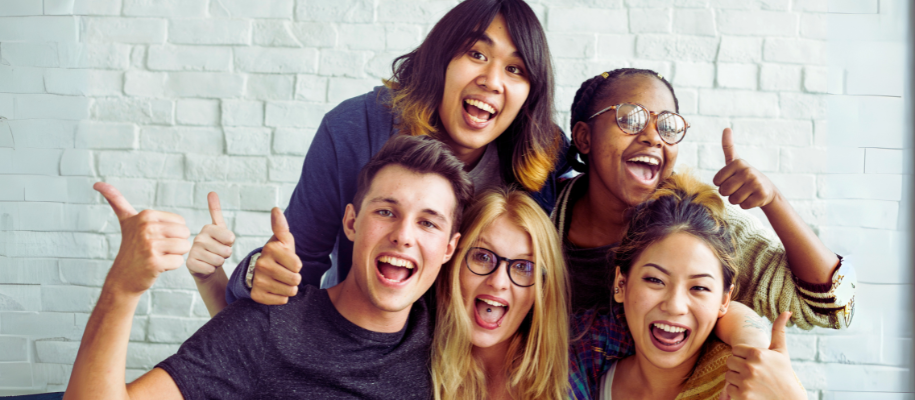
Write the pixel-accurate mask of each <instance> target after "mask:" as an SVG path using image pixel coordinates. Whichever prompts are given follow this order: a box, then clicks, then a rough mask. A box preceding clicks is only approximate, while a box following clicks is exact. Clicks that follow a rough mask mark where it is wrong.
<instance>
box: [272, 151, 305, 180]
mask: <svg viewBox="0 0 915 400" xmlns="http://www.w3.org/2000/svg"><path fill="white" fill-rule="evenodd" d="M303 161H304V159H303V158H302V157H280V156H275V157H271V158H270V180H271V181H274V182H298V181H299V176H301V175H302V162H303Z"/></svg>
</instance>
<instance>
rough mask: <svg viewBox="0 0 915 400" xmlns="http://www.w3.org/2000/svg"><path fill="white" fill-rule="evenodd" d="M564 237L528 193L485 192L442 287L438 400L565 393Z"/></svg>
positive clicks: (435, 363)
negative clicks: (561, 245) (561, 246)
mask: <svg viewBox="0 0 915 400" xmlns="http://www.w3.org/2000/svg"><path fill="white" fill-rule="evenodd" d="M565 273H566V272H565V265H564V263H563V259H562V250H561V248H560V247H559V238H558V237H557V235H556V230H555V229H553V225H552V224H551V223H550V220H549V218H547V216H546V214H544V213H543V211H542V210H541V209H540V207H538V206H537V203H536V202H535V201H534V200H532V199H531V197H530V196H528V195H527V194H526V193H524V192H521V191H518V190H508V189H500V190H494V191H490V192H487V193H484V194H483V195H481V196H480V197H478V198H477V200H476V201H475V202H474V204H473V206H471V208H470V209H468V210H467V211H465V214H464V222H463V224H462V226H461V242H460V244H459V245H458V249H457V251H456V252H455V255H454V257H453V258H452V261H451V263H449V264H448V265H447V266H446V267H445V268H443V269H442V272H441V273H440V275H439V278H438V279H439V280H438V281H437V282H436V287H435V290H436V296H437V299H436V300H437V308H438V309H437V315H436V325H435V335H434V337H433V343H432V348H433V356H432V379H433V385H434V387H435V398H436V399H439V400H441V399H488V400H494V399H560V398H563V399H564V398H566V396H567V395H568V377H569V376H568V360H569V358H568V339H569V335H568V326H569V319H568V300H567V297H568V284H567V281H566V276H565Z"/></svg>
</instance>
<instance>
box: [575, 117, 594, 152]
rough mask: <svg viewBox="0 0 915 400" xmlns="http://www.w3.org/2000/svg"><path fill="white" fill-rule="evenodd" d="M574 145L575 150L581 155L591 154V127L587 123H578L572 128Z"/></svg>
mask: <svg viewBox="0 0 915 400" xmlns="http://www.w3.org/2000/svg"><path fill="white" fill-rule="evenodd" d="M572 143H575V148H577V149H578V152H579V153H581V154H588V153H590V152H591V127H590V126H588V124H587V123H586V122H584V121H578V123H576V124H575V126H573V127H572Z"/></svg>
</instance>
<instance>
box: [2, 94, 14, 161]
mask: <svg viewBox="0 0 915 400" xmlns="http://www.w3.org/2000/svg"><path fill="white" fill-rule="evenodd" d="M2 102H3V98H2V97H0V107H4V104H3V103H2ZM9 107H10V108H9V113H8V114H7V115H10V116H12V115H13V105H12V97H10V106H9ZM3 114H6V112H5V111H4V110H3V109H2V108H0V147H9V148H13V147H15V143H14V142H13V132H12V131H10V126H9V120H8V119H6V117H4V116H3Z"/></svg>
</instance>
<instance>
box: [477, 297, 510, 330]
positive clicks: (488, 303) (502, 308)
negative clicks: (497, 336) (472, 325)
mask: <svg viewBox="0 0 915 400" xmlns="http://www.w3.org/2000/svg"><path fill="white" fill-rule="evenodd" d="M474 302H475V305H476V313H475V314H476V320H477V324H478V325H480V326H481V327H483V328H486V329H496V328H498V327H499V326H501V325H502V319H503V318H505V314H508V305H507V304H502V303H501V302H498V301H495V300H490V299H481V298H479V297H478V298H477V299H476V300H474Z"/></svg>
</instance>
